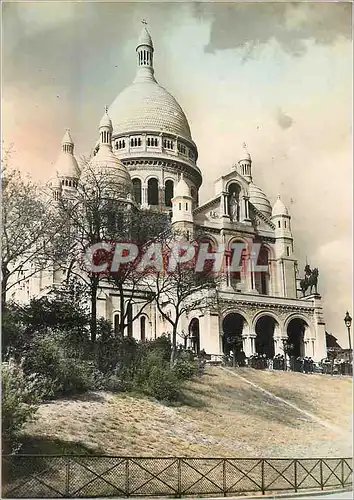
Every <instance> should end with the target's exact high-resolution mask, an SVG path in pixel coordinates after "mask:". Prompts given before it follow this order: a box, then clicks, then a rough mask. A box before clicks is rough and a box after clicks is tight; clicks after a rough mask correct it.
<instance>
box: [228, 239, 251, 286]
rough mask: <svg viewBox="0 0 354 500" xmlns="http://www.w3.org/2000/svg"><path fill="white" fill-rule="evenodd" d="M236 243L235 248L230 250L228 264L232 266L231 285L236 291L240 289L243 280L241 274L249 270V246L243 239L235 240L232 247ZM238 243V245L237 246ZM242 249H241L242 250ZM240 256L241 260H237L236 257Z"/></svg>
mask: <svg viewBox="0 0 354 500" xmlns="http://www.w3.org/2000/svg"><path fill="white" fill-rule="evenodd" d="M233 244H234V248H232V250H231V252H230V257H229V262H228V265H229V266H230V285H231V286H232V288H233V289H234V290H236V291H240V285H241V282H242V278H241V275H242V274H243V275H244V273H245V272H246V270H247V264H248V259H247V255H248V253H247V248H246V246H245V243H244V242H243V241H234V242H233V243H232V244H231V247H232V246H233ZM236 245H237V246H236ZM240 250H241V251H240ZM238 255H239V256H240V260H239V261H238V262H237V261H236V257H237V256H238Z"/></svg>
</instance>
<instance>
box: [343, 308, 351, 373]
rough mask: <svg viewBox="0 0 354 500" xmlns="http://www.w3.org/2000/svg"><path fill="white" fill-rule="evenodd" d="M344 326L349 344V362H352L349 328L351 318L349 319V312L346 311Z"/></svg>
mask: <svg viewBox="0 0 354 500" xmlns="http://www.w3.org/2000/svg"><path fill="white" fill-rule="evenodd" d="M344 324H345V326H346V327H347V329H348V342H349V362H350V363H351V362H352V341H351V338H350V327H351V325H352V318H351V317H350V314H349V312H348V311H347V313H346V315H345V318H344Z"/></svg>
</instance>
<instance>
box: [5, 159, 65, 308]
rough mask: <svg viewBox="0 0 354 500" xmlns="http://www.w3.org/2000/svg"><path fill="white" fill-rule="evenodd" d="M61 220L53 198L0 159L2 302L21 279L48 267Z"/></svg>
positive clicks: (55, 250)
mask: <svg viewBox="0 0 354 500" xmlns="http://www.w3.org/2000/svg"><path fill="white" fill-rule="evenodd" d="M60 227H61V225H60V221H59V220H58V217H57V216H56V214H55V213H54V212H53V211H52V200H51V199H49V198H46V196H44V193H43V191H42V190H41V189H40V188H39V186H37V185H36V184H35V183H33V182H32V181H31V180H30V179H29V178H24V177H23V176H22V175H21V173H20V172H19V171H18V170H15V169H13V168H11V167H10V166H9V153H5V156H4V158H3V161H2V236H1V240H2V241H1V243H2V264H1V271H2V283H1V285H2V286H1V294H2V303H3V304H5V303H6V299H7V293H8V292H9V290H11V289H12V288H14V287H16V286H17V285H18V284H19V283H21V282H22V281H24V280H28V279H29V278H30V277H31V276H33V275H35V274H36V273H38V272H40V271H42V270H44V269H46V268H48V267H51V265H52V262H53V259H56V258H57V256H58V253H60V251H61V250H60V249H61V247H62V246H61V244H60V239H61V231H60Z"/></svg>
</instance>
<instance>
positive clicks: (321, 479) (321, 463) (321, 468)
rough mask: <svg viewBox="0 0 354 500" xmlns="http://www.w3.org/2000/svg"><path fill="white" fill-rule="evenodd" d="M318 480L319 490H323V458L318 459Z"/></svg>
mask: <svg viewBox="0 0 354 500" xmlns="http://www.w3.org/2000/svg"><path fill="white" fill-rule="evenodd" d="M320 482H321V490H322V491H323V460H322V458H321V460H320Z"/></svg>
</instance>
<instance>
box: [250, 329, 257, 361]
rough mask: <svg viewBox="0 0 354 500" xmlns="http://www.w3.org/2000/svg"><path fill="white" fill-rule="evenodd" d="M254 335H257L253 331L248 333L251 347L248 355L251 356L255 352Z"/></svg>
mask: <svg viewBox="0 0 354 500" xmlns="http://www.w3.org/2000/svg"><path fill="white" fill-rule="evenodd" d="M256 337H257V335H256V334H255V333H249V339H250V347H251V349H250V354H249V356H252V355H253V354H255V353H256Z"/></svg>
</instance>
